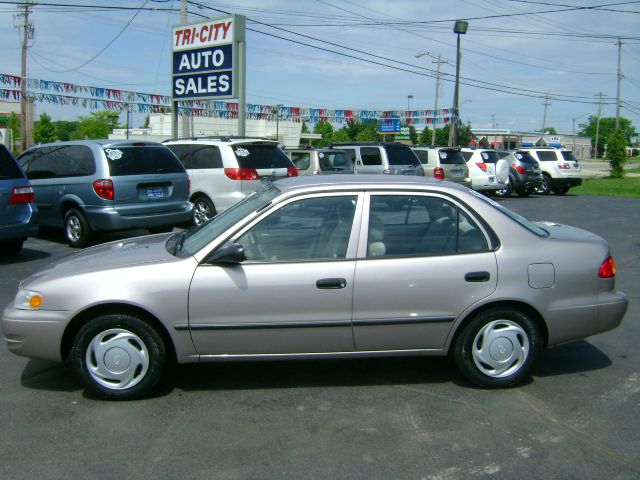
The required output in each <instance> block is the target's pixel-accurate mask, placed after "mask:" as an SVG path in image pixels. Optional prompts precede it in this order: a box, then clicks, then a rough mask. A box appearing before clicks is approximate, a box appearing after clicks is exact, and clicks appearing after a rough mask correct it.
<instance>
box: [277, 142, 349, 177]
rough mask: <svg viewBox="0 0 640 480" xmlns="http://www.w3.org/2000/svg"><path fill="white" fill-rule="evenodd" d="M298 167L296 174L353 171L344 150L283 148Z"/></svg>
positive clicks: (325, 173)
mask: <svg viewBox="0 0 640 480" xmlns="http://www.w3.org/2000/svg"><path fill="white" fill-rule="evenodd" d="M284 153H286V154H287V155H288V156H289V158H290V159H291V161H292V162H293V164H294V165H295V166H296V168H297V169H298V175H327V174H332V173H354V171H353V163H352V162H351V157H350V156H349V154H347V152H345V151H344V150H338V149H335V148H305V147H300V148H285V149H284Z"/></svg>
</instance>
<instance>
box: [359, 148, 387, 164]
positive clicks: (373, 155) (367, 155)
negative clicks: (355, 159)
mask: <svg viewBox="0 0 640 480" xmlns="http://www.w3.org/2000/svg"><path fill="white" fill-rule="evenodd" d="M360 158H362V164H363V165H382V156H381V155H380V149H379V148H378V147H362V148H361V149H360Z"/></svg>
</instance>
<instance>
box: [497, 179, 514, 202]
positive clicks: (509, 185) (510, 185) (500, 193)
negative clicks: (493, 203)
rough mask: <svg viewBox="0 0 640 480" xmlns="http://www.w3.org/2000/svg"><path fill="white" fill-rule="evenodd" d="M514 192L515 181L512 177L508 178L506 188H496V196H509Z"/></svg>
mask: <svg viewBox="0 0 640 480" xmlns="http://www.w3.org/2000/svg"><path fill="white" fill-rule="evenodd" d="M512 192H513V182H512V181H511V178H508V179H507V186H506V187H504V188H501V189H500V190H496V197H500V198H508V197H510V196H511V193H512Z"/></svg>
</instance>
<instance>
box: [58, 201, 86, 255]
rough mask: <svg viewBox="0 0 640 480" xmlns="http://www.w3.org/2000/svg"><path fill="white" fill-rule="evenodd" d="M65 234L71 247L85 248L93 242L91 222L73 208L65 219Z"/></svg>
mask: <svg viewBox="0 0 640 480" xmlns="http://www.w3.org/2000/svg"><path fill="white" fill-rule="evenodd" d="M64 233H65V236H66V237H67V242H69V245H71V246H72V247H75V248H84V247H86V246H87V245H89V243H90V242H91V236H92V232H91V227H89V222H87V219H86V218H85V217H84V215H83V214H82V213H81V212H80V210H76V209H75V208H72V209H71V210H69V211H68V212H67V214H66V215H65V217H64Z"/></svg>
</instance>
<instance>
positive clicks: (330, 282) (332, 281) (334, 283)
mask: <svg viewBox="0 0 640 480" xmlns="http://www.w3.org/2000/svg"><path fill="white" fill-rule="evenodd" d="M346 286H347V279H346V278H321V279H320V280H318V281H317V282H316V287H318V288H323V289H332V290H336V289H339V288H344V287H346Z"/></svg>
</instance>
